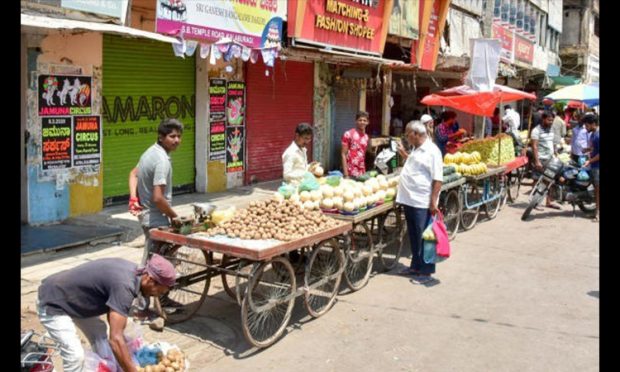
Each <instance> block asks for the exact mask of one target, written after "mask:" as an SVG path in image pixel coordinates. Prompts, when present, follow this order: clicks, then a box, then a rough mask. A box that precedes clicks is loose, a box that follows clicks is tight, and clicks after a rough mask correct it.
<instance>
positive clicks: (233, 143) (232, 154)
mask: <svg viewBox="0 0 620 372" xmlns="http://www.w3.org/2000/svg"><path fill="white" fill-rule="evenodd" d="M244 153H245V128H244V127H240V126H239V127H228V128H226V173H234V172H243V170H244V168H245V164H244V159H243V154H244Z"/></svg>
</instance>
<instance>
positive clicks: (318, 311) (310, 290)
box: [304, 239, 344, 318]
mask: <svg viewBox="0 0 620 372" xmlns="http://www.w3.org/2000/svg"><path fill="white" fill-rule="evenodd" d="M343 270H344V254H343V253H342V250H341V249H340V244H338V242H337V241H336V239H329V240H325V241H323V242H321V243H320V244H319V245H318V246H316V247H315V248H314V249H313V250H312V255H311V256H310V262H309V263H308V268H307V269H306V273H305V275H304V285H305V287H306V292H305V295H304V303H305V305H306V309H307V310H308V313H309V314H310V315H311V316H313V317H315V318H318V317H320V316H321V315H323V314H325V313H326V312H327V311H328V310H329V309H330V308H331V306H332V304H333V303H334V300H335V299H336V294H337V293H338V288H339V287H340V280H341V279H342V271H343Z"/></svg>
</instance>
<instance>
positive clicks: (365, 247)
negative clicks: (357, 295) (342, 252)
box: [344, 222, 374, 291]
mask: <svg viewBox="0 0 620 372" xmlns="http://www.w3.org/2000/svg"><path fill="white" fill-rule="evenodd" d="M349 242H350V245H349V247H348V249H347V251H346V263H345V269H344V281H345V283H347V287H349V289H351V290H352V291H357V290H359V289H361V288H362V287H364V286H365V285H366V283H368V279H369V278H370V270H371V269H372V259H373V254H374V247H373V243H372V234H371V232H370V229H369V228H368V226H367V225H366V223H365V222H361V223H358V224H355V226H354V227H353V230H352V231H351V235H350V239H349Z"/></svg>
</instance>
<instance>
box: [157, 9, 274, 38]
mask: <svg viewBox="0 0 620 372" xmlns="http://www.w3.org/2000/svg"><path fill="white" fill-rule="evenodd" d="M155 6H156V7H157V16H156V18H157V20H156V29H157V32H159V33H161V34H166V35H176V34H179V33H182V34H183V35H184V37H185V38H187V39H198V40H206V41H217V40H220V39H223V38H229V39H231V40H234V41H236V42H239V43H241V44H243V45H245V46H248V47H251V48H263V47H278V46H281V42H282V22H283V21H286V1H281V0H260V1H232V0H156V5H155Z"/></svg>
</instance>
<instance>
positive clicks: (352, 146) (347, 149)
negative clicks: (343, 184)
mask: <svg viewBox="0 0 620 372" xmlns="http://www.w3.org/2000/svg"><path fill="white" fill-rule="evenodd" d="M355 124H356V127H355V128H352V129H349V130H348V131H346V132H345V133H344V134H343V135H342V150H341V152H340V154H341V157H342V168H343V173H344V176H345V177H359V176H361V175H362V174H364V173H366V162H365V161H366V148H367V147H368V135H367V134H366V127H367V126H368V113H367V112H366V111H360V112H358V113H357V115H355Z"/></svg>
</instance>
